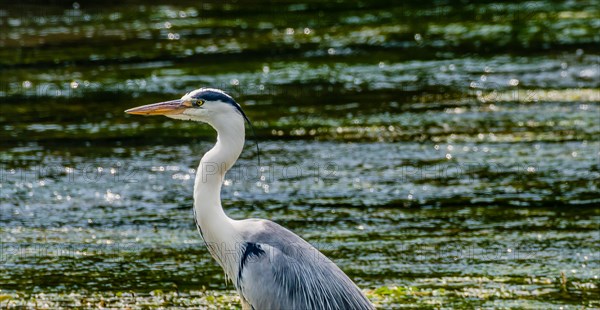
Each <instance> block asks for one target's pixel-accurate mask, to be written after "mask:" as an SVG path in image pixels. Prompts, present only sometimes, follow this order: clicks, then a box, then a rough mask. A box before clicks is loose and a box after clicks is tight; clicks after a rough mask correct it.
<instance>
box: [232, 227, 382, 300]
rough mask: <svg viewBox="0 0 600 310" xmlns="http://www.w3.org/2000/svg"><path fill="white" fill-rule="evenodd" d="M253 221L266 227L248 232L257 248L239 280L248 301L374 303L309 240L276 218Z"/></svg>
mask: <svg viewBox="0 0 600 310" xmlns="http://www.w3.org/2000/svg"><path fill="white" fill-rule="evenodd" d="M247 221H248V223H247V224H248V226H254V227H257V226H259V227H260V229H258V230H257V231H254V232H250V233H248V235H247V236H245V237H244V239H245V241H246V244H245V246H246V247H248V246H249V247H251V248H252V249H250V250H251V253H250V254H249V255H247V256H246V259H245V261H242V262H241V264H240V270H239V272H238V273H239V275H238V279H237V281H236V283H235V284H236V288H237V290H238V292H239V294H240V296H241V297H242V299H243V303H246V304H247V305H246V307H248V308H250V309H256V310H259V309H324V310H325V309H374V307H373V305H372V304H371V303H370V302H369V300H368V299H367V298H366V297H365V296H364V295H363V293H362V292H361V291H360V289H359V288H358V287H357V286H356V285H355V284H354V282H352V280H350V279H349V278H348V276H346V274H344V272H343V271H342V270H340V269H339V268H338V267H337V266H336V265H335V264H334V263H333V262H332V261H331V260H329V259H328V258H327V257H326V256H325V255H323V254H322V253H321V252H319V251H318V250H317V249H316V248H315V247H313V246H312V245H310V244H309V243H308V242H306V241H304V240H303V239H302V238H300V237H298V236H297V235H295V234H294V233H292V232H290V231H289V230H287V229H285V228H283V227H282V226H280V225H278V224H276V223H274V222H271V221H268V220H247ZM245 224H246V223H245ZM244 250H245V251H244V254H246V252H247V248H246V249H244ZM244 254H243V255H242V257H244Z"/></svg>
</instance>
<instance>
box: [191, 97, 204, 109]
mask: <svg viewBox="0 0 600 310" xmlns="http://www.w3.org/2000/svg"><path fill="white" fill-rule="evenodd" d="M192 102H193V103H192V105H194V106H195V107H199V106H201V105H203V104H204V100H202V99H196V100H194V101H192Z"/></svg>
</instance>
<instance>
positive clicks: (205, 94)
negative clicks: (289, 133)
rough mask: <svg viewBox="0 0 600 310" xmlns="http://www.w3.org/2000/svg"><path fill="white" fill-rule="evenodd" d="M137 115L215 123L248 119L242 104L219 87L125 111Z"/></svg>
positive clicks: (195, 91)
mask: <svg viewBox="0 0 600 310" xmlns="http://www.w3.org/2000/svg"><path fill="white" fill-rule="evenodd" d="M125 112H126V113H129V114H137V115H164V116H167V117H170V118H174V119H181V120H192V121H199V122H204V123H209V124H214V123H215V122H217V120H228V121H229V122H230V121H232V120H234V119H239V120H241V121H242V123H243V121H244V119H245V120H247V121H248V118H247V117H246V114H244V111H242V108H241V107H240V105H239V104H238V103H237V102H235V100H233V98H232V97H231V96H229V95H228V94H226V93H225V92H223V91H222V90H219V89H214V88H200V89H196V90H194V91H192V92H189V93H187V94H185V95H184V96H183V97H181V99H176V100H171V101H165V102H159V103H154V104H148V105H144V106H140V107H136V108H132V109H129V110H127V111H125Z"/></svg>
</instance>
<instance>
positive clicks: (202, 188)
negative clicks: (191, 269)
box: [194, 116, 245, 241]
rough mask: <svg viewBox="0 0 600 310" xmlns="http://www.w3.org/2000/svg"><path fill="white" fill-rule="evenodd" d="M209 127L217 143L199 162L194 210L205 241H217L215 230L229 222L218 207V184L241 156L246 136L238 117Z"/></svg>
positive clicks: (219, 196) (219, 200)
mask: <svg viewBox="0 0 600 310" xmlns="http://www.w3.org/2000/svg"><path fill="white" fill-rule="evenodd" d="M209 124H210V125H211V126H212V127H213V128H215V130H216V131H217V134H218V136H217V143H216V144H215V146H214V147H213V148H212V149H211V150H210V151H208V152H207V153H206V154H204V156H203V157H202V159H201V160H200V165H199V166H198V170H197V174H196V181H195V184H194V210H195V213H196V220H197V223H198V224H199V225H200V229H201V230H202V234H203V237H204V239H205V240H206V239H207V238H208V239H214V237H218V235H215V233H216V231H215V230H219V229H220V228H221V227H223V226H220V225H224V224H226V223H228V222H229V221H230V219H229V217H227V215H226V214H225V212H224V211H223V207H222V206H221V184H222V183H223V180H224V178H225V173H226V172H227V171H228V170H229V169H230V168H231V167H232V166H233V164H235V162H236V160H237V159H238V157H239V156H240V154H241V152H242V149H243V147H244V135H245V131H244V121H243V119H242V118H241V116H240V117H239V119H238V118H233V119H232V118H228V119H218V118H217V119H214V120H212V121H211V122H210V123H209ZM206 241H212V240H206ZM215 241H216V240H215Z"/></svg>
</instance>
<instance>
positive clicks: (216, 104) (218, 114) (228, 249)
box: [125, 88, 374, 310]
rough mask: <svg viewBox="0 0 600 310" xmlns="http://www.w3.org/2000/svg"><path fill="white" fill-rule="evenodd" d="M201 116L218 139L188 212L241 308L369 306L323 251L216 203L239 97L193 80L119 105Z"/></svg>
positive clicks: (237, 147)
mask: <svg viewBox="0 0 600 310" xmlns="http://www.w3.org/2000/svg"><path fill="white" fill-rule="evenodd" d="M125 112H127V113H129V114H139V115H165V116H167V117H170V118H174V119H180V120H192V121H199V122H204V123H208V124H209V125H211V126H212V127H213V128H214V129H215V130H216V131H217V143H216V145H215V146H214V147H213V148H212V149H211V150H210V151H208V152H207V153H206V154H204V156H203V157H202V159H201V160H200V165H199V166H198V170H197V174H196V180H195V184H194V218H195V221H196V226H197V227H198V230H199V231H200V234H201V235H202V238H203V239H204V242H205V243H206V246H207V247H208V250H209V252H210V253H211V255H212V256H213V257H214V258H215V260H216V261H217V262H218V263H219V264H220V265H221V267H222V268H223V269H224V270H225V274H226V276H227V277H228V278H229V279H231V280H232V282H233V284H234V285H235V288H236V290H237V292H238V293H239V294H240V297H241V300H242V308H243V309H256V310H259V309H269V310H271V309H302V310H303V309H373V308H374V307H373V305H372V304H371V302H370V301H369V300H368V299H367V298H366V297H365V295H364V294H363V293H362V292H361V290H360V289H359V288H358V287H357V286H356V284H354V282H352V280H350V278H348V276H347V275H346V274H344V272H343V271H342V270H341V269H340V268H338V267H337V266H336V265H335V264H334V263H333V262H332V261H331V260H329V258H327V257H326V256H325V255H323V254H322V253H321V252H319V251H318V250H317V249H316V248H315V247H313V246H312V245H310V244H309V243H308V242H306V241H304V239H302V238H300V237H299V236H297V235H296V234H294V233H292V232H291V231H289V230H287V229H286V228H283V227H282V226H280V225H278V224H276V223H274V222H272V221H269V220H262V219H246V220H234V219H231V218H229V217H228V216H227V215H226V214H225V212H224V211H223V207H222V206H221V184H222V183H223V180H224V177H225V173H226V172H227V170H229V169H230V168H231V167H232V166H233V164H234V163H235V162H236V160H237V159H238V157H239V155H240V153H241V152H242V148H243V146H244V139H245V128H244V120H246V121H248V118H247V117H246V114H244V111H242V108H241V107H240V105H239V104H238V103H237V102H235V100H233V98H232V97H231V96H229V95H227V94H226V93H225V92H223V91H221V90H218V89H211V88H200V89H197V90H194V91H192V92H190V93H188V94H186V95H184V96H183V97H181V99H177V100H171V101H166V102H160V103H155V104H149V105H145V106H141V107H137V108H133V109H129V110H127V111H125Z"/></svg>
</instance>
